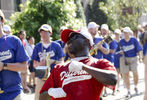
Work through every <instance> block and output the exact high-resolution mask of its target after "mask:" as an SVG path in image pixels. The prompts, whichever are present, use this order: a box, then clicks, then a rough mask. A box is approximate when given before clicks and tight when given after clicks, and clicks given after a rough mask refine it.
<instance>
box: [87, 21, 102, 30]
mask: <svg viewBox="0 0 147 100" xmlns="http://www.w3.org/2000/svg"><path fill="white" fill-rule="evenodd" d="M96 27H98V28H99V25H97V24H96V23H95V22H89V23H88V29H90V28H96Z"/></svg>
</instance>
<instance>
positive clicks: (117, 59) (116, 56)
mask: <svg viewBox="0 0 147 100" xmlns="http://www.w3.org/2000/svg"><path fill="white" fill-rule="evenodd" d="M114 34H115V40H114V41H115V42H116V44H117V45H116V46H117V49H116V51H115V53H114V67H115V68H116V70H117V73H118V79H117V80H118V81H117V91H119V85H120V77H119V74H120V57H121V55H120V53H119V41H120V35H121V31H120V29H115V31H114Z"/></svg>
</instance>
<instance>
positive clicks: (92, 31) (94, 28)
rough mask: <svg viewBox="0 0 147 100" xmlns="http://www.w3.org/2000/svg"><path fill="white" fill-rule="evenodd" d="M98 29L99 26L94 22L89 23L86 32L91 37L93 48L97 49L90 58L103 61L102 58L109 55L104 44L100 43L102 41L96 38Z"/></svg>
mask: <svg viewBox="0 0 147 100" xmlns="http://www.w3.org/2000/svg"><path fill="white" fill-rule="evenodd" d="M98 28H99V25H97V24H96V23H95V22H90V23H89V24H88V31H89V33H90V34H91V35H92V37H93V41H94V46H97V48H98V50H97V52H96V53H95V54H94V55H92V56H93V57H95V58H97V59H103V58H104V57H103V55H104V54H108V53H109V48H108V45H107V44H106V43H103V42H101V41H102V40H103V38H102V37H97V35H98Z"/></svg>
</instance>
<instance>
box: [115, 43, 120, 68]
mask: <svg viewBox="0 0 147 100" xmlns="http://www.w3.org/2000/svg"><path fill="white" fill-rule="evenodd" d="M116 43H117V45H116V47H117V48H116V51H115V53H114V66H115V68H119V67H120V57H121V54H120V53H119V51H120V49H119V44H118V42H117V41H116Z"/></svg>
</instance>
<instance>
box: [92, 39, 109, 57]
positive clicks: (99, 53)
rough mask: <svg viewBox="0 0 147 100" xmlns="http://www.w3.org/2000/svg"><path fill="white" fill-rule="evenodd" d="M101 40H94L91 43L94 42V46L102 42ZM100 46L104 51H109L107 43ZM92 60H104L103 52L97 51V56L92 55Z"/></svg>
mask: <svg viewBox="0 0 147 100" xmlns="http://www.w3.org/2000/svg"><path fill="white" fill-rule="evenodd" d="M102 40H103V38H94V39H93V41H94V44H95V45H96V44H97V43H99V42H100V41H102ZM102 46H103V47H104V48H106V49H109V47H108V44H107V43H105V42H104V43H103V44H102ZM93 57H94V58H97V59H103V58H104V54H103V52H101V51H100V50H99V49H98V50H97V54H94V55H93Z"/></svg>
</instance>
